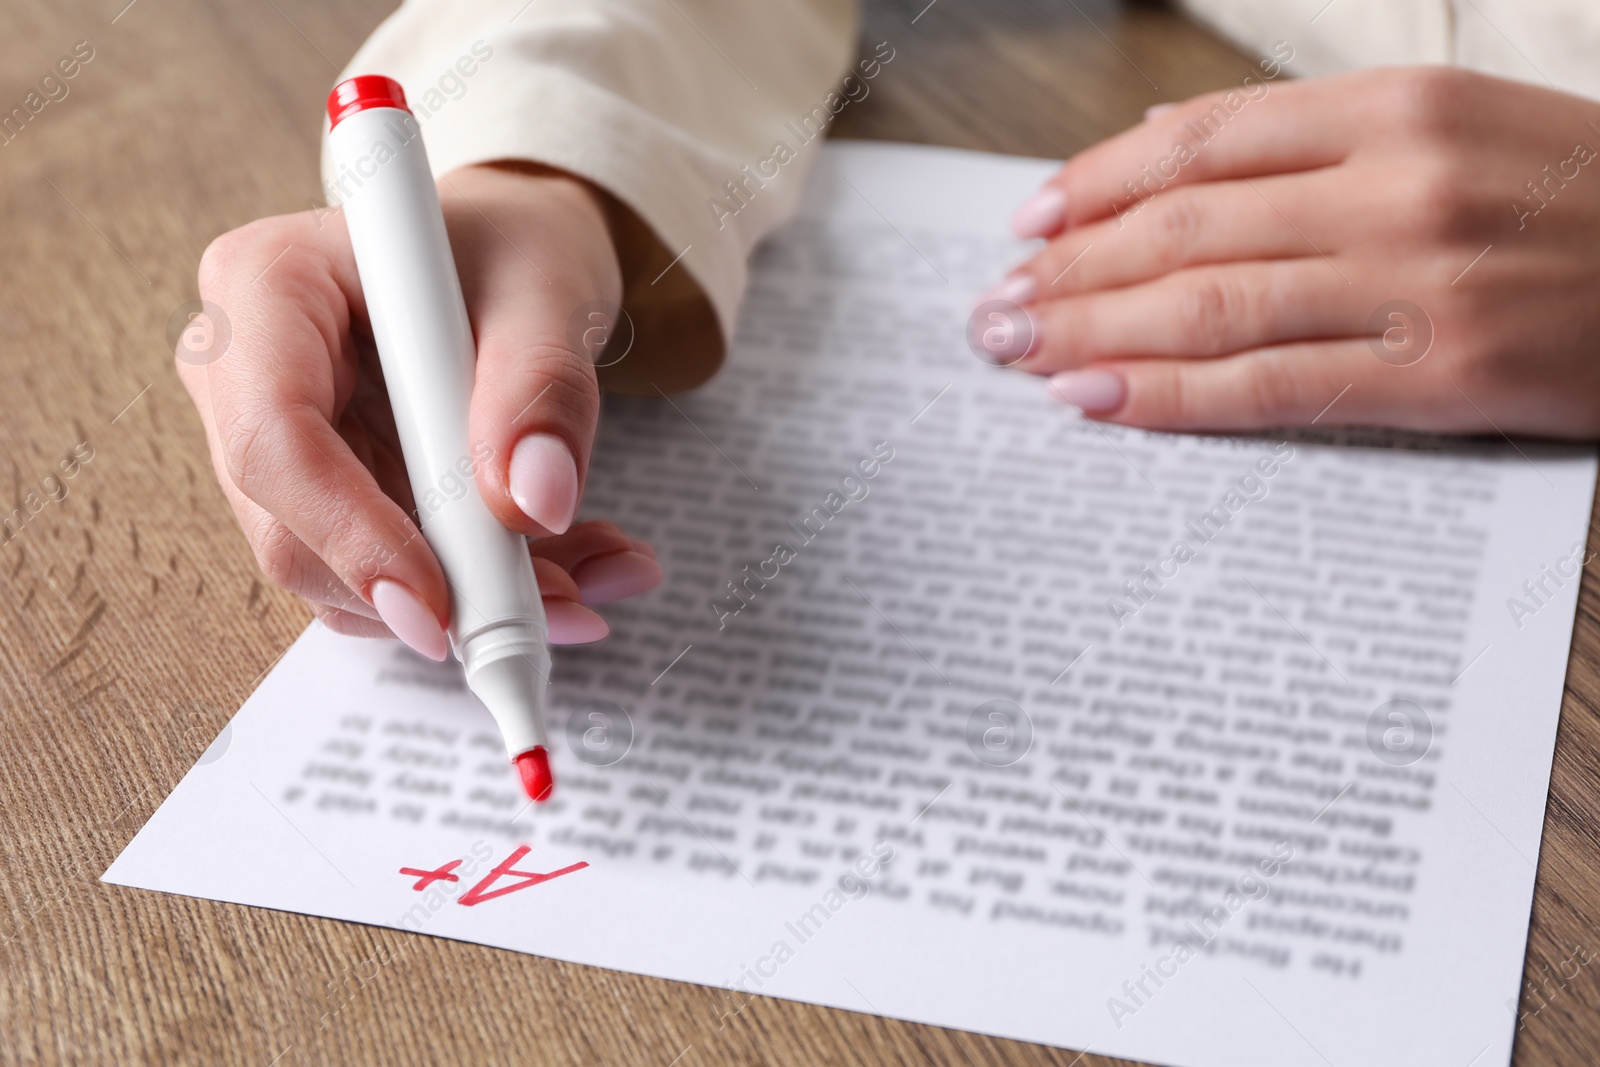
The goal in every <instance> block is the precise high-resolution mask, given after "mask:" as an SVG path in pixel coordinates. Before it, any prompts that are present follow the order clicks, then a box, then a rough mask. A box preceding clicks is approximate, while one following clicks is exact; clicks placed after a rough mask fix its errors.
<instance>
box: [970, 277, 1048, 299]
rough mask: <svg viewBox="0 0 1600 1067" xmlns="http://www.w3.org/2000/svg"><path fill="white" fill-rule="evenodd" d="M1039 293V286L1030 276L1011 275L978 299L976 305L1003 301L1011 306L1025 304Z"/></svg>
mask: <svg viewBox="0 0 1600 1067" xmlns="http://www.w3.org/2000/svg"><path fill="white" fill-rule="evenodd" d="M1038 291H1039V284H1038V283H1037V282H1035V281H1034V280H1033V275H1031V274H1013V275H1011V276H1010V277H1008V278H1006V279H1005V280H1003V281H1002V282H1001V283H1000V284H999V285H997V286H995V287H994V288H993V289H990V290H989V291H988V292H987V293H984V294H983V296H981V297H979V298H978V303H980V304H987V303H988V302H989V301H991V300H1004V301H1006V302H1007V303H1011V304H1026V303H1027V302H1028V301H1030V300H1032V299H1033V297H1034V294H1036V293H1037V292H1038Z"/></svg>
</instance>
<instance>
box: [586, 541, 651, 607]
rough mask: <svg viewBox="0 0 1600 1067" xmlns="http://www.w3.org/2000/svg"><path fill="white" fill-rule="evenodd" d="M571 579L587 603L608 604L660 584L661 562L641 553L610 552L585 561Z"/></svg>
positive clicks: (636, 594)
mask: <svg viewBox="0 0 1600 1067" xmlns="http://www.w3.org/2000/svg"><path fill="white" fill-rule="evenodd" d="M572 580H573V581H575V582H577V583H578V588H579V589H580V590H582V591H583V599H584V601H585V602H586V603H590V604H610V603H613V602H614V601H618V600H626V599H628V597H631V596H638V595H639V594H640V593H644V592H648V591H649V590H651V589H654V588H655V587H656V586H658V585H660V584H661V564H659V563H657V562H656V561H655V560H653V559H651V558H650V557H649V556H646V555H645V554H643V553H642V552H612V553H610V554H608V555H604V556H598V557H596V558H594V559H591V560H586V561H584V563H583V564H582V565H581V566H579V567H578V569H577V570H575V571H573V572H572Z"/></svg>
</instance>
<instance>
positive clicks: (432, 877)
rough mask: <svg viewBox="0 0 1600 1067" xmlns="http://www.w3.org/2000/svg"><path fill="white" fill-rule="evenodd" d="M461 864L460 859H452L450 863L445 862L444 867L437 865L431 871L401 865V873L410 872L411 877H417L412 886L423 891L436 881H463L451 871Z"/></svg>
mask: <svg viewBox="0 0 1600 1067" xmlns="http://www.w3.org/2000/svg"><path fill="white" fill-rule="evenodd" d="M459 866H461V861H460V860H451V861H450V862H449V863H447V864H445V865H444V866H443V867H436V868H434V869H433V870H431V871H419V870H417V868H415V867H401V868H400V873H401V874H408V875H410V876H411V877H413V878H415V879H416V880H417V884H416V885H414V886H412V887H411V888H412V889H415V890H417V891H418V892H421V891H422V890H424V889H426V888H428V887H429V886H430V885H432V884H433V883H435V882H459V881H461V879H459V878H457V877H456V876H455V875H453V874H451V873H450V872H451V871H453V870H455V869H456V868H457V867H459Z"/></svg>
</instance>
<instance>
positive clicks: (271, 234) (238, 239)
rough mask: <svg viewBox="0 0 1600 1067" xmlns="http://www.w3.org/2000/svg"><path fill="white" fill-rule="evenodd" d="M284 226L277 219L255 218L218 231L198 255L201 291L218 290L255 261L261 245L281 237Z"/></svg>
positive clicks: (282, 239) (282, 236)
mask: <svg viewBox="0 0 1600 1067" xmlns="http://www.w3.org/2000/svg"><path fill="white" fill-rule="evenodd" d="M286 239H287V238H286V237H285V236H284V225H283V223H282V221H281V220H280V219H279V218H276V217H274V218H264V219H256V220H255V221H254V222H247V223H245V224H244V225H243V226H240V227H238V228H237V229H232V230H229V231H228V232H227V233H224V234H219V235H218V236H217V237H215V238H213V239H212V241H211V243H210V244H209V245H207V246H206V250H205V251H204V252H202V253H201V254H200V267H199V272H198V273H199V281H200V292H201V294H202V295H204V294H206V293H216V292H220V291H221V290H222V289H223V288H224V287H225V286H226V284H227V280H228V279H229V278H230V277H232V276H233V275H234V274H236V273H238V272H239V271H241V270H244V269H247V267H246V265H247V264H248V263H250V262H253V261H254V258H255V256H256V255H257V253H258V252H259V250H260V249H262V248H263V247H265V246H267V245H270V244H273V242H277V244H278V245H280V246H281V244H282V243H283V241H284V240H286Z"/></svg>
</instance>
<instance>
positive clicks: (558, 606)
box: [544, 600, 611, 645]
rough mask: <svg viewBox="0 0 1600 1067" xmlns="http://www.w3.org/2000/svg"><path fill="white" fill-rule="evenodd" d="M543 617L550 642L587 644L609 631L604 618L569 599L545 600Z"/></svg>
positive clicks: (609, 628)
mask: <svg viewBox="0 0 1600 1067" xmlns="http://www.w3.org/2000/svg"><path fill="white" fill-rule="evenodd" d="M544 618H545V622H547V623H548V624H549V626H550V641H551V643H552V644H557V645H587V644H589V643H590V642H592V641H598V640H600V639H601V638H602V637H604V636H605V635H606V634H608V633H610V632H611V627H609V626H607V625H606V620H604V619H602V618H601V617H600V616H598V615H596V614H595V613H594V612H592V611H590V610H589V609H588V608H586V607H584V606H583V605H582V604H578V603H574V602H573V601H571V600H546V601H545V602H544Z"/></svg>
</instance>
